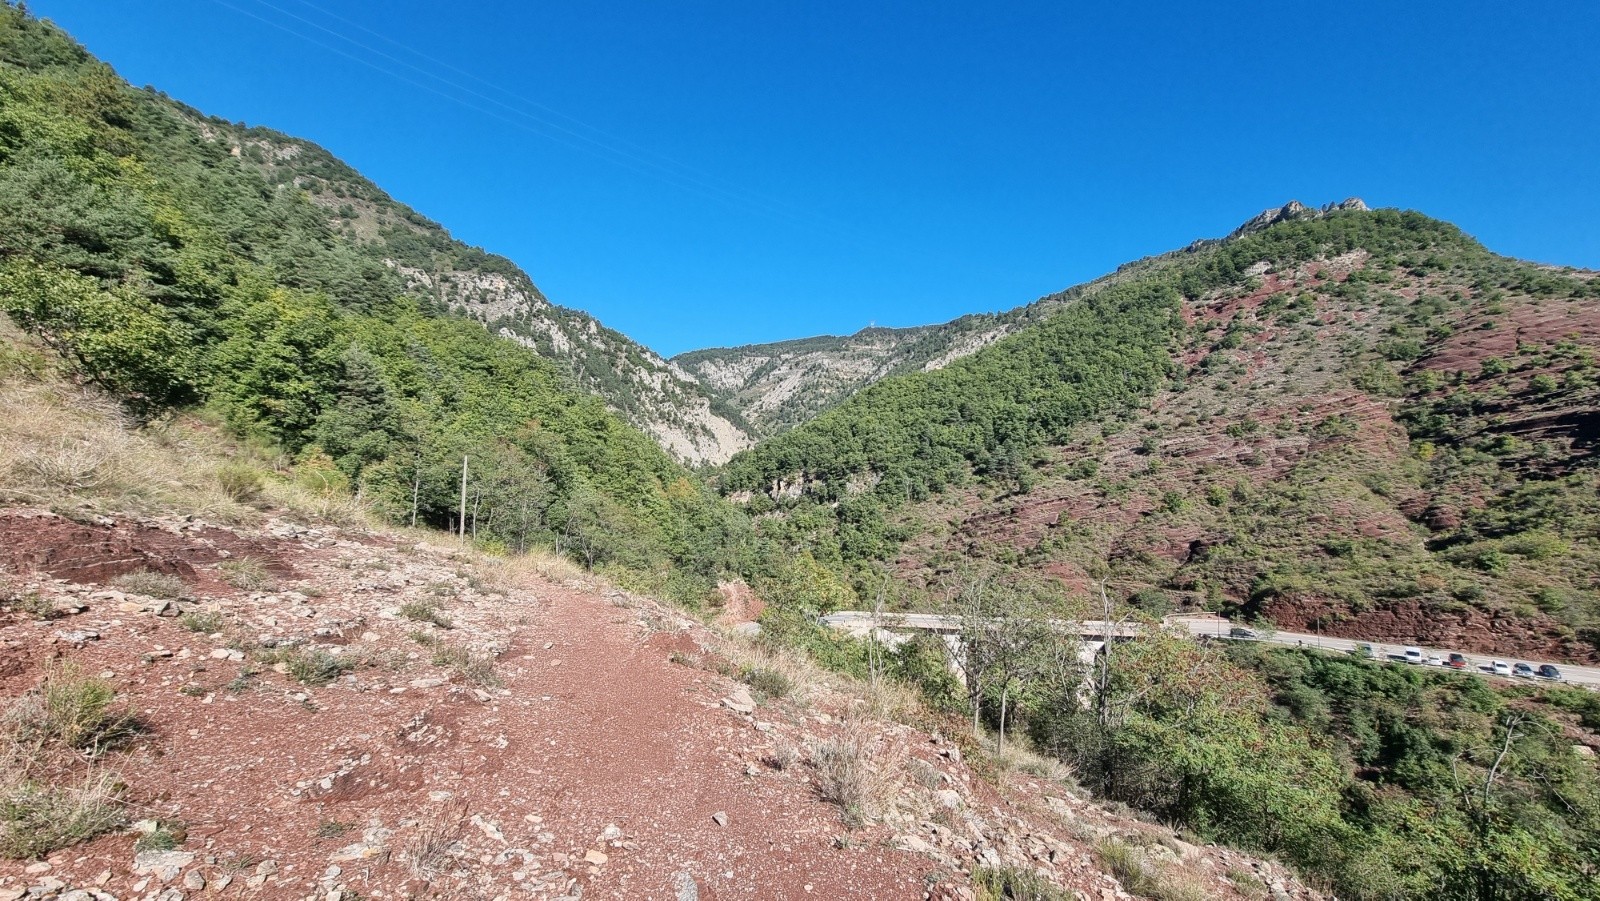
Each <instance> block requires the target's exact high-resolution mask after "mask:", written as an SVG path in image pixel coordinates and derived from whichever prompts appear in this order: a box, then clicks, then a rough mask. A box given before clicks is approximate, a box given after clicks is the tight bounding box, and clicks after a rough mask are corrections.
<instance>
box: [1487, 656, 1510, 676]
mask: <svg viewBox="0 0 1600 901" xmlns="http://www.w3.org/2000/svg"><path fill="white" fill-rule="evenodd" d="M1489 670H1490V672H1492V673H1494V674H1495V675H1496V676H1509V675H1511V664H1509V663H1507V662H1505V661H1504V660H1496V661H1494V662H1493V663H1491V664H1489Z"/></svg>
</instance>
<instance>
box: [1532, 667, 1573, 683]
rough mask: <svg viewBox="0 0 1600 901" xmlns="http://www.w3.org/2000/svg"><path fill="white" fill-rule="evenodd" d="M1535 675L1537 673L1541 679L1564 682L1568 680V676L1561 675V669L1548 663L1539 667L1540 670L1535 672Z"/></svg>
mask: <svg viewBox="0 0 1600 901" xmlns="http://www.w3.org/2000/svg"><path fill="white" fill-rule="evenodd" d="M1534 675H1537V676H1538V677H1539V678H1541V679H1548V680H1549V681H1551V682H1563V681H1565V680H1566V677H1565V676H1563V675H1561V670H1558V669H1556V668H1555V667H1553V666H1551V665H1550V664H1548V663H1546V664H1543V665H1541V666H1540V667H1539V672H1537V673H1535V674H1534Z"/></svg>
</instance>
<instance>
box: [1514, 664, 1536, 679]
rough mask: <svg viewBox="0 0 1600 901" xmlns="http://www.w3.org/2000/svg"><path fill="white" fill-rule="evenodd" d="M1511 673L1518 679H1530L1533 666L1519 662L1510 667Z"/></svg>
mask: <svg viewBox="0 0 1600 901" xmlns="http://www.w3.org/2000/svg"><path fill="white" fill-rule="evenodd" d="M1511 675H1513V676H1516V677H1517V678H1519V679H1532V678H1533V667H1532V666H1531V665H1529V664H1526V663H1519V664H1517V665H1516V666H1513V667H1512V668H1511Z"/></svg>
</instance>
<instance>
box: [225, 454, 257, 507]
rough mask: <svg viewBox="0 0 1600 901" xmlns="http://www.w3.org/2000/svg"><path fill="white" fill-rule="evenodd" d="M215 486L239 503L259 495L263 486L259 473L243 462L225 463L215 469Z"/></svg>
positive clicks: (249, 500) (247, 501)
mask: <svg viewBox="0 0 1600 901" xmlns="http://www.w3.org/2000/svg"><path fill="white" fill-rule="evenodd" d="M216 476H217V487H219V488H221V489H222V493H223V494H226V495H227V496H228V497H230V498H232V499H233V500H235V501H238V502H239V503H241V504H247V503H250V502H251V501H254V500H257V499H259V498H260V497H261V490H262V488H263V487H264V484H263V481H262V478H261V473H260V472H259V471H258V470H256V468H255V467H253V466H248V465H246V464H244V463H227V464H224V465H223V466H220V467H218V469H217V473H216Z"/></svg>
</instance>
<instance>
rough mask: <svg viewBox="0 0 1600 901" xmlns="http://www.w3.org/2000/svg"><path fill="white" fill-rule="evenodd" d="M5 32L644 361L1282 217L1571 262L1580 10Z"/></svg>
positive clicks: (1291, 7) (47, 4) (139, 20)
mask: <svg viewBox="0 0 1600 901" xmlns="http://www.w3.org/2000/svg"><path fill="white" fill-rule="evenodd" d="M30 7H31V8H32V10H33V11H34V12H35V13H36V14H38V15H41V16H44V17H46V18H50V19H54V20H55V21H56V22H58V23H60V24H61V25H63V26H65V27H66V28H67V29H68V30H69V31H70V32H72V33H73V35H75V36H76V37H77V38H78V39H79V40H80V41H82V42H84V43H85V44H86V45H87V46H88V47H89V49H90V50H92V51H93V52H95V53H96V54H98V55H99V56H101V57H102V58H104V59H106V60H108V61H110V62H111V63H112V64H113V65H114V66H115V67H116V68H117V70H118V71H119V72H121V74H122V75H123V76H124V77H126V78H127V79H128V80H130V81H132V82H134V83H135V84H141V85H142V84H152V85H155V86H156V87H159V88H161V89H163V90H165V91H166V92H167V93H169V94H171V95H172V96H174V97H176V98H178V99H181V100H183V101H186V102H188V103H190V104H193V105H195V106H197V107H199V108H201V109H203V110H205V111H206V112H209V113H212V114H215V115H220V116H224V117H226V118H229V119H233V120H241V121H245V122H249V123H251V124H262V125H269V126H272V127H274V128H278V129H280V130H282V131H286V132H289V133H291V134H294V135H298V136H301V137H305V138H309V139H311V140H313V141H316V142H318V143H320V144H322V145H324V146H326V147H327V148H329V149H330V150H332V151H333V152H334V153H335V154H337V155H338V156H340V157H341V158H343V159H344V160H346V161H347V162H349V163H351V164H352V165H354V166H355V167H356V168H358V169H360V170H361V171H362V172H363V173H365V174H366V175H368V176H369V177H371V178H372V179H373V180H374V181H376V182H377V183H378V184H379V185H381V186H382V187H383V188H385V189H386V190H387V191H389V193H391V194H392V195H394V196H395V197H397V198H399V199H400V200H402V201H404V202H406V203H409V204H411V205H412V206H414V207H416V208H417V209H418V210H420V211H421V212H422V213H424V214H426V215H428V216H430V217H432V218H434V219H436V220H438V221H440V222H442V223H444V224H445V225H446V226H447V227H449V228H450V229H451V231H452V232H454V233H455V234H456V235H457V236H458V237H460V238H462V239H464V240H466V241H468V242H471V243H474V244H479V245H482V246H483V247H486V248H488V249H489V250H492V251H495V252H498V253H502V254H504V255H506V256H508V257H510V258H511V259H513V260H515V261H516V262H517V263H519V264H521V265H522V267H523V268H524V269H526V270H527V271H528V272H529V274H530V275H532V276H533V278H534V280H535V281H536V282H537V283H538V284H539V285H540V286H541V287H542V288H543V289H544V290H545V292H546V293H547V294H548V295H550V297H551V298H552V299H553V300H555V301H556V302H558V303H561V304H564V305H567V306H572V307H577V308H579V309H583V310H587V311H588V312H590V313H592V314H594V315H596V316H598V317H600V319H601V320H602V321H604V322H605V323H606V324H608V325H610V326H612V327H614V328H618V329H620V330H622V331H623V332H626V333H627V334H629V335H631V336H633V337H634V338H636V339H638V340H640V341H643V342H644V343H646V344H648V345H650V346H651V347H653V348H655V349H656V350H658V351H661V352H663V353H666V354H673V353H678V352H681V351H684V350H689V349H693V348H698V347H707V346H716V345H727V344H742V343H750V342H759V341H771V340H779V339H783V338H791V337H800V336H805V335H813V334H821V333H836V334H837V333H848V332H852V331H855V330H856V329H859V328H862V327H864V326H866V325H868V324H870V323H877V324H879V325H897V326H898V325H913V324H920V323H925V322H935V321H943V320H946V319H950V318H953V317H955V316H958V315H961V314H963V313H968V312H974V311H982V310H999V309H1007V308H1010V307H1013V306H1017V305H1019V304H1022V303H1026V302H1028V301H1031V300H1033V299H1034V298H1036V297H1038V296H1040V295H1043V294H1046V293H1050V292H1052V291H1056V290H1059V289H1061V288H1065V287H1067V286H1069V285H1072V284H1075V283H1077V282H1080V281H1083V280H1085V279H1088V278H1092V277H1094V276H1096V275H1099V274H1101V273H1103V272H1105V271H1107V270H1110V269H1112V268H1114V267H1115V266H1117V265H1118V264H1120V263H1122V262H1125V261H1127V260H1129V259H1133V258H1136V257H1140V256H1144V255H1148V254H1152V253H1159V252H1161V251H1164V250H1169V249H1171V248H1173V247H1176V246H1180V245H1182V244H1185V243H1187V242H1189V241H1190V240H1193V239H1194V238H1197V237H1206V236H1217V235H1221V234H1223V233H1226V232H1227V231H1228V230H1230V229H1231V228H1232V227H1233V226H1234V225H1236V224H1237V223H1238V222H1240V221H1242V220H1244V219H1245V218H1247V217H1248V216H1250V215H1252V214H1254V213H1256V212H1257V211H1259V210H1260V209H1262V208H1264V207H1267V206H1276V205H1278V204H1281V203H1283V202H1285V201H1287V200H1289V199H1290V198H1295V199H1299V200H1301V201H1303V202H1306V203H1308V204H1320V203H1325V202H1328V201H1331V200H1340V199H1343V198H1344V197H1346V196H1350V195H1359V196H1361V197H1363V198H1365V199H1366V200H1367V201H1368V202H1369V203H1371V204H1374V205H1377V206H1397V207H1404V208H1412V209H1418V210H1421V211H1423V212H1426V213H1429V214H1431V215H1434V216H1438V217H1440V218H1444V219H1448V220H1450V221H1453V222H1455V223H1457V224H1458V225H1460V226H1462V227H1463V228H1465V229H1466V230H1467V231H1468V232H1470V233H1472V234H1474V235H1476V236H1477V237H1478V238H1480V239H1481V240H1483V241H1484V242H1485V243H1486V244H1488V245H1489V247H1490V248H1492V249H1494V250H1496V251H1499V252H1501V253H1506V254H1510V255H1513V256H1519V257H1527V258H1531V259H1536V260H1540V261H1544V262H1551V263H1559V264H1566V265H1577V266H1587V267H1600V227H1597V220H1596V217H1597V208H1596V207H1597V202H1600V3H1594V2H1591V0H1559V2H1553V0H1522V2H1516V3H1511V2H1504V0H1494V2H1485V0H1457V2H1451V3H1435V2H1421V0H1406V2H1398V3H1397V2H1394V0H1351V2H1340V3H1332V2H1329V3H1309V2H1293V0H1290V2H1285V0H1254V2H1215V3H1210V2H1201V0H1183V2H1150V3H1137V2H1124V3H1117V4H1112V3H1095V4H1088V3H1066V2H1060V0H1055V2H1041V3H1003V2H996V3H973V2H966V3H946V2H897V3H888V2H880V3H872V2H862V0H855V2H822V0H806V2H787V0H757V2H751V0H682V2H653V3H644V2H623V0H552V2H511V0H502V2H491V0H455V2H439V0H430V2H423V0H381V2H379V0H114V2H107V0H31V2H30ZM1080 7H1082V8H1080ZM1095 7H1098V8H1095ZM1112 7H1115V8H1114V9H1113V8H1112ZM330 13H332V14H333V15H336V16H337V17H338V18H334V17H332V16H330V15H329V14H330ZM269 22H270V23H276V26H275V25H274V24H268V23H269ZM319 26H320V27H319ZM285 29H288V30H285ZM324 29H326V30H324ZM291 31H292V32H295V33H291ZM346 38H348V39H352V40H353V41H355V42H357V43H351V42H350V41H349V40H346ZM342 54H343V55H342ZM419 54H420V55H419ZM374 66H376V67H378V68H382V69H387V70H389V71H390V72H391V73H393V74H385V73H384V72H381V71H378V68H374ZM552 123H554V125H552Z"/></svg>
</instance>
